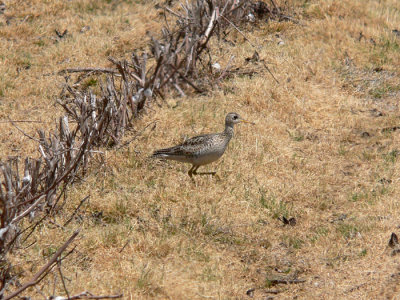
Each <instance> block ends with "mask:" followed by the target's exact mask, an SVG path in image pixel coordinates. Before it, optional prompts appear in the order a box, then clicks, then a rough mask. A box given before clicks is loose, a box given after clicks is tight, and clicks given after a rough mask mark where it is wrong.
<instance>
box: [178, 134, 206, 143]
mask: <svg viewBox="0 0 400 300" xmlns="http://www.w3.org/2000/svg"><path fill="white" fill-rule="evenodd" d="M213 136H214V134H202V135H198V136H195V137H192V138H190V139H187V140H186V141H184V142H183V143H182V144H181V145H179V146H198V145H203V144H206V143H208V142H209V141H210V140H211V139H212V137H213Z"/></svg>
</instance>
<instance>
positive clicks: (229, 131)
mask: <svg viewBox="0 0 400 300" xmlns="http://www.w3.org/2000/svg"><path fill="white" fill-rule="evenodd" d="M224 134H225V135H226V136H227V137H229V139H231V138H232V137H233V126H229V125H225V130H224Z"/></svg>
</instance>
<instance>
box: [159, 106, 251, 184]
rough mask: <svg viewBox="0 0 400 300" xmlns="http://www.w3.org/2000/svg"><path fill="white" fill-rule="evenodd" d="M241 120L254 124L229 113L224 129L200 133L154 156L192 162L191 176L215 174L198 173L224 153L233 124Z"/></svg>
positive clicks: (231, 134) (230, 136)
mask: <svg viewBox="0 0 400 300" xmlns="http://www.w3.org/2000/svg"><path fill="white" fill-rule="evenodd" d="M241 122H244V123H250V124H254V123H252V122H249V121H246V120H244V119H242V118H241V117H240V116H239V115H238V114H237V113H229V114H227V115H226V117H225V130H224V131H222V132H220V133H211V134H204V135H199V136H196V137H193V138H191V139H188V140H186V141H184V142H183V143H182V144H180V145H177V146H174V147H171V148H165V149H160V150H156V151H154V153H153V155H152V157H154V158H165V159H170V160H176V161H179V162H184V163H191V164H192V167H191V169H190V170H189V172H188V174H189V176H190V177H191V178H192V176H193V175H197V174H201V175H203V174H211V175H215V173H216V172H207V173H197V169H198V168H199V167H200V166H203V165H206V164H209V163H212V162H214V161H216V160H217V159H219V158H220V157H221V156H222V154H224V152H225V149H226V147H227V146H228V144H229V141H230V140H231V138H232V137H233V126H234V125H235V124H238V123H241Z"/></svg>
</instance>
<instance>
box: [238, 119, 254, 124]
mask: <svg viewBox="0 0 400 300" xmlns="http://www.w3.org/2000/svg"><path fill="white" fill-rule="evenodd" d="M240 123H249V124H251V125H255V124H256V123H253V122H250V121H247V120H244V119H241V120H240Z"/></svg>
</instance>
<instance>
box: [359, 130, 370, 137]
mask: <svg viewBox="0 0 400 300" xmlns="http://www.w3.org/2000/svg"><path fill="white" fill-rule="evenodd" d="M370 136H371V135H370V134H369V132H366V131H364V132H363V133H361V137H363V138H368V137H370Z"/></svg>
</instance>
